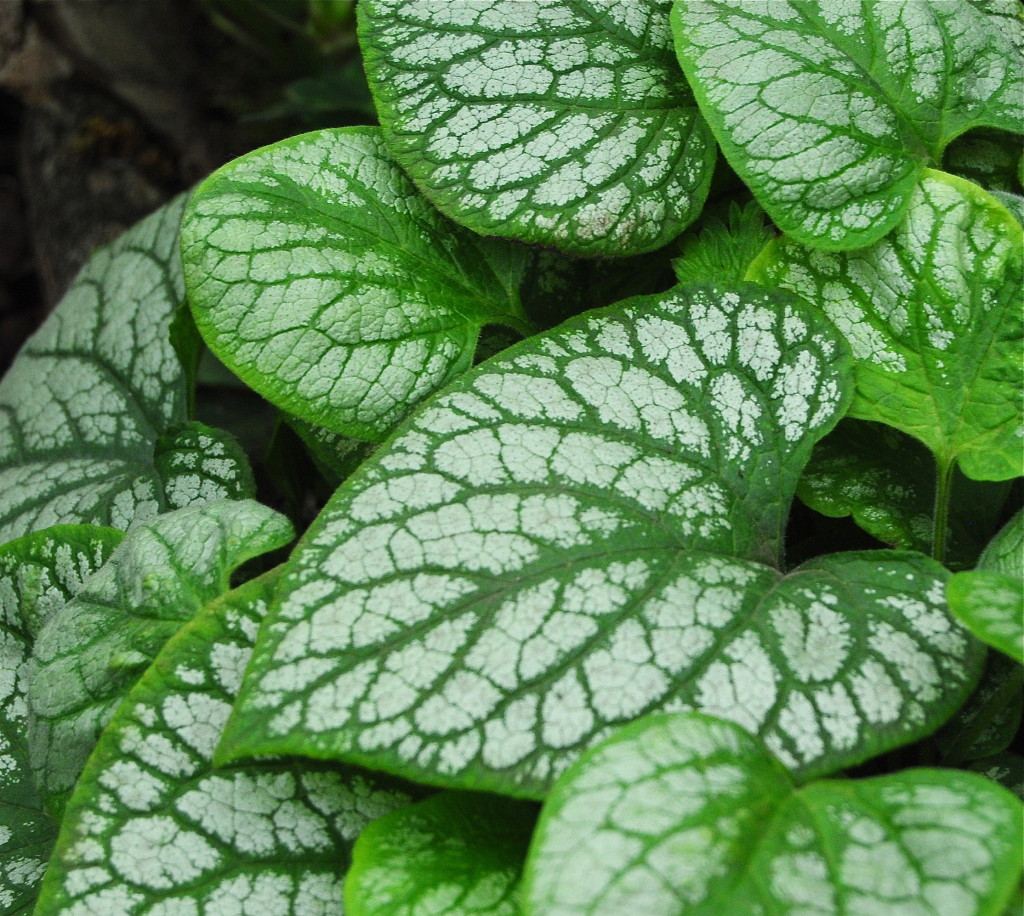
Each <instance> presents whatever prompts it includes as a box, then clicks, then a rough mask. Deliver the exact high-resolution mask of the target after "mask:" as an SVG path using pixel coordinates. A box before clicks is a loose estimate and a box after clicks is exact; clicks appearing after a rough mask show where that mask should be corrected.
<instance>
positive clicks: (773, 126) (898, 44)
mask: <svg viewBox="0 0 1024 916" xmlns="http://www.w3.org/2000/svg"><path fill="white" fill-rule="evenodd" d="M990 6H992V7H993V8H996V9H1001V10H1002V11H1003V12H1007V13H1008V15H1007V16H1006V17H1005V18H1000V17H997V16H995V15H993V14H990V13H988V12H984V11H982V10H981V9H976V8H975V7H974V6H972V5H971V4H970V3H969V2H967V0H948V2H943V3H919V2H914V3H875V2H867V0H861V2H853V0H850V2H845V3H836V2H834V0H801V2H794V0H746V2H743V3H736V2H733V0H680V2H677V3H676V4H675V5H674V7H673V10H672V28H673V32H674V35H675V42H676V50H677V51H678V54H679V60H680V63H681V64H682V67H683V70H684V72H685V73H686V76H687V78H688V79H689V81H690V85H691V86H692V87H693V91H694V94H695V95H696V97H697V101H698V102H699V103H700V108H701V111H702V112H703V114H704V117H705V118H707V120H708V123H709V124H710V125H711V129H712V130H713V131H714V133H715V137H716V138H717V139H718V142H719V143H720V144H721V146H722V152H723V153H724V154H725V156H726V158H727V159H728V160H729V163H730V164H731V165H732V167H733V168H734V169H735V170H736V171H737V172H738V173H739V175H740V176H741V177H742V178H743V180H744V181H745V182H746V184H747V185H748V186H749V187H750V189H751V190H752V191H753V192H754V194H755V195H756V196H757V199H758V200H759V201H760V203H761V205H762V206H763V207H764V208H765V210H767V211H768V214H769V215H770V216H771V218H772V219H773V220H774V221H775V223H776V224H777V225H778V226H779V227H780V228H781V229H782V230H783V231H784V232H785V233H787V234H788V235H791V236H793V237H794V238H795V239H799V240H800V241H801V242H804V243H805V244H808V245H814V246H817V247H822V248H828V249H835V250H840V249H841V250H846V249H852V248H862V247H864V246H865V245H870V244H871V243H873V242H875V241H877V240H879V239H880V238H882V237H883V236H884V235H886V234H887V233H888V232H889V231H890V230H892V229H893V228H894V227H895V226H896V225H897V224H898V223H900V222H901V221H902V220H903V217H904V213H905V211H906V209H907V207H908V205H909V203H910V198H911V196H912V195H913V193H914V188H915V187H916V185H917V182H918V178H919V176H920V175H921V172H922V168H923V167H924V166H925V165H927V164H929V163H931V164H933V165H938V163H939V162H940V161H941V156H942V152H943V149H944V147H945V146H946V144H947V143H948V142H949V141H950V140H952V139H953V138H954V137H956V136H958V135H960V134H961V133H963V132H964V131H965V130H967V129H968V128H971V127H980V126H988V127H996V128H1001V129H1003V130H1007V131H1014V132H1017V133H1020V132H1022V131H1024V98H1022V95H1021V92H1020V86H1021V84H1022V83H1024V61H1022V57H1021V53H1020V50H1019V49H1018V48H1017V47H1015V45H1014V40H1013V38H1014V35H1011V34H1010V33H1011V32H1013V33H1014V34H1019V33H1021V31H1022V30H1024V20H1022V19H1021V17H1020V14H1019V8H1017V4H1016V3H1014V2H1013V0H996V2H994V3H992V4H990Z"/></svg>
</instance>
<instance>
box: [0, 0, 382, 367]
mask: <svg viewBox="0 0 1024 916" xmlns="http://www.w3.org/2000/svg"><path fill="white" fill-rule="evenodd" d="M353 14H354V0H0V375H2V374H3V373H4V371H6V369H7V367H8V366H9V365H10V362H11V360H12V359H13V357H14V355H15V354H16V352H17V350H18V349H19V347H20V346H21V345H22V343H23V342H24V341H25V339H26V338H27V337H28V336H29V334H31V333H32V331H33V330H35V328H37V327H38V326H39V325H40V324H41V323H42V321H43V320H44V319H45V318H46V316H47V315H48V314H49V312H50V310H51V309H52V308H53V306H54V305H55V304H56V303H57V302H58V301H59V300H60V298H61V296H62V295H63V294H64V292H65V291H66V290H67V288H68V286H69V284H70V283H71V281H72V280H73V279H74V277H75V275H76V274H77V272H78V270H79V269H80V268H81V266H82V264H83V263H84V262H85V260H86V259H87V258H88V256H89V254H90V253H91V252H92V251H93V250H94V249H95V248H96V247H97V246H99V245H102V244H105V243H107V242H110V241H112V240H113V239H114V238H116V237H117V236H118V235H120V234H121V233H122V232H123V231H124V230H125V229H127V228H128V227H129V226H131V225H132V224H133V223H135V222H136V221H138V220H139V219H141V218H142V217H144V216H146V215H147V214H148V213H150V212H152V211H153V210H154V209H156V208H157V207H158V206H160V205H161V204H162V203H164V202H165V201H166V200H168V199H169V198H170V197H172V196H173V195H174V194H176V193H178V192H179V191H182V190H185V189H187V188H189V187H191V186H193V185H194V184H195V183H196V182H197V181H199V180H200V179H201V178H203V177H204V176H205V175H207V174H209V173H210V172H211V171H213V170H214V169H215V168H216V167H218V166H219V165H221V164H222V163H224V162H226V161H228V160H229V159H231V158H234V157H235V156H238V155H241V154H242V153H244V152H247V151H248V150H251V149H254V148H256V147H257V146H261V145H263V144H265V143H269V142H273V141H274V140H277V139H280V138H283V137H286V136H290V135H292V134H295V133H299V132H301V131H303V130H309V129H312V128H315V127H325V126H335V125H336V126H342V125H345V124H352V123H367V122H369V121H370V120H371V119H372V107H371V106H370V105H369V99H368V95H367V93H366V90H365V84H364V83H363V81H362V74H361V68H360V64H359V59H358V53H357V50H356V47H355V42H354V35H353V21H354V20H353Z"/></svg>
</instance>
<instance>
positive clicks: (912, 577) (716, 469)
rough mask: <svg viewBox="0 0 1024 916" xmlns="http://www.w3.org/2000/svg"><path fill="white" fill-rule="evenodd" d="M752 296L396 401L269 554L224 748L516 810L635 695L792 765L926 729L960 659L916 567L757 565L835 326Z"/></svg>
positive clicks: (646, 316) (828, 375) (606, 329)
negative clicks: (728, 727) (357, 772)
mask: <svg viewBox="0 0 1024 916" xmlns="http://www.w3.org/2000/svg"><path fill="white" fill-rule="evenodd" d="M779 295H780V294H778V293H776V292H774V291H770V290H764V289H761V288H757V287H753V286H750V285H738V286H736V287H732V288H730V287H724V288H721V289H719V288H715V287H704V288H694V287H689V288H679V289H677V290H674V291H670V292H669V293H666V294H664V295H662V296H660V297H644V298H640V299H636V300H630V301H629V302H627V303H622V304H620V305H618V306H616V307H613V308H610V309H606V310H603V311H600V312H591V313H589V314H588V315H587V316H582V317H581V318H579V319H575V320H572V321H569V322H567V323H565V324H563V325H561V326H560V327H559V328H558V329H556V330H554V331H552V332H549V333H547V334H545V335H541V336H539V337H534V338H531V339H530V340H528V341H524V342H523V343H522V344H519V345H517V346H515V347H512V348H510V349H509V350H507V351H505V352H504V353H502V354H499V355H498V356H496V357H494V358H492V359H491V360H489V361H488V362H487V363H486V364H485V365H483V366H481V367H480V368H479V369H478V370H476V371H474V372H473V373H472V374H471V375H469V376H467V377H466V378H465V379H463V380H460V381H459V382H457V383H456V384H455V385H453V386H452V387H451V388H450V389H448V391H447V392H446V393H445V394H443V395H441V396H439V397H438V398H437V399H435V400H433V401H432V402H431V403H430V405H428V406H426V407H425V408H424V409H423V410H422V411H421V412H419V413H417V414H416V415H415V417H413V418H411V419H410V421H409V422H408V423H407V424H406V425H405V426H403V427H402V429H401V431H400V432H399V433H396V435H395V437H394V438H393V439H392V440H391V441H390V442H389V443H388V444H387V445H386V446H384V447H382V448H381V449H380V450H378V452H377V453H376V454H375V455H374V457H373V458H371V459H370V460H369V461H368V462H367V463H365V464H364V465H363V466H362V467H361V468H360V469H359V470H358V471H357V472H356V474H354V475H353V476H352V477H351V478H349V480H348V481H347V482H346V484H345V485H344V486H343V487H342V488H341V489H340V490H339V491H338V493H337V494H336V495H335V497H334V498H333V499H332V501H331V502H330V503H329V504H328V506H327V508H326V509H325V511H324V512H323V513H322V515H321V516H320V518H319V519H318V521H317V522H316V523H314V525H313V527H312V528H311V529H310V531H309V532H308V533H307V535H306V537H305V539H304V541H303V542H302V544H301V545H300V547H299V548H298V549H297V551H296V552H295V554H294V555H293V560H292V562H291V564H290V566H289V570H288V574H287V576H286V578H285V580H284V582H283V584H282V589H281V592H280V594H279V596H278V600H277V603H276V605H275V608H274V610H273V612H272V616H271V618H270V619H269V620H268V624H267V627H266V628H265V630H264V632H263V634H262V635H261V639H260V644H259V645H258V646H257V650H256V653H255V655H254V660H253V665H252V668H251V670H250V673H249V675H248V677H247V683H246V685H245V686H244V687H243V691H242V693H241V695H240V701H239V704H238V708H237V709H236V713H235V715H234V716H233V717H232V720H231V721H230V722H229V725H228V728H227V730H226V732H225V742H224V746H223V751H222V752H223V754H224V759H225V760H227V759H234V758H236V757H239V756H244V755H246V754H262V753H298V754H308V755H313V756H317V757H325V756H330V757H338V758H339V759H346V760H351V761H352V762H356V763H361V764H364V765H367V766H371V767H374V768H379V769H384V770H386V771H390V772H395V773H398V774H400V775H403V776H406V777H409V778H414V779H419V780H423V781H427V782H432V783H438V784H442V785H449V786H453V787H459V788H469V789H487V790H492V791H497V792H502V793H506V794H511V795H522V796H528V797H539V796H542V795H543V794H544V792H545V791H546V789H547V788H548V787H549V786H550V784H551V782H552V781H553V779H554V778H555V777H556V776H557V775H558V773H559V772H560V771H561V770H562V769H564V767H565V766H566V765H568V762H569V761H571V759H573V757H574V756H576V755H577V754H578V753H579V752H580V751H581V750H582V749H583V748H585V747H587V746H588V745H590V744H592V743H593V742H594V741H596V740H599V739H600V737H601V736H603V735H604V734H606V733H607V732H608V731H609V730H610V729H611V728H614V727H616V726H618V725H621V724H623V723H625V722H628V721H631V720H632V719H633V718H635V717H636V716H638V715H640V714H642V713H644V712H646V711H648V710H651V709H660V708H664V707H669V708H692V707H697V708H700V709H704V710H707V711H712V712H715V713H719V714H722V715H724V716H727V717H730V718H733V719H734V720H736V721H740V722H742V723H743V724H744V725H746V726H747V727H749V728H751V729H752V730H760V731H762V732H763V733H764V734H766V735H767V736H768V740H769V742H770V743H771V745H772V747H773V749H775V750H776V751H777V752H778V753H779V754H781V755H783V756H784V758H785V759H786V761H787V763H790V764H792V765H793V766H794V767H795V768H799V769H801V770H804V771H808V772H810V771H822V770H828V769H830V768H836V767H838V766H841V765H843V764H844V763H848V762H851V761H853V760H855V759H856V760H860V759H864V758H865V757H867V756H871V754H873V753H878V752H880V750H881V749H882V748H884V747H892V746H895V745H897V744H900V743H902V742H904V741H906V740H910V738H911V736H912V735H913V734H923V733H925V732H927V731H928V730H930V729H932V728H934V727H935V725H937V724H938V722H939V721H940V720H941V719H943V718H946V717H948V716H949V715H950V714H951V713H952V712H953V710H954V709H955V707H956V706H957V705H959V703H960V702H962V700H963V699H964V698H965V697H966V695H967V693H969V692H970V689H971V687H972V686H973V682H974V681H975V680H976V679H977V676H978V673H979V670H980V662H981V658H980V656H981V654H982V651H983V650H982V649H981V647H980V646H979V645H977V644H976V643H974V642H973V640H971V639H970V638H969V637H968V636H967V634H965V633H964V632H963V631H962V630H960V629H959V628H958V627H957V626H956V625H955V624H954V623H953V621H952V620H951V619H950V618H949V617H948V615H947V613H946V611H945V607H944V591H943V589H944V583H945V579H946V577H947V574H946V573H945V571H944V570H943V569H942V568H941V567H940V566H939V565H938V564H936V563H933V562H932V561H930V560H928V559H927V558H925V557H922V556H919V555H915V554H896V553H888V552H880V553H867V554H849V555H844V556H840V557H833V558H827V559H825V560H821V561H818V562H816V563H812V564H808V565H807V566H805V567H803V568H801V569H800V570H797V571H795V572H794V573H792V574H791V575H789V576H787V577H783V576H782V575H781V574H780V573H779V572H778V570H777V569H775V568H774V567H773V566H772V565H768V564H774V563H777V562H778V561H779V551H780V546H781V542H782V533H783V526H784V522H785V519H786V516H787V512H788V507H789V504H790V501H791V499H792V494H793V490H794V489H795V486H796V480H797V477H798V475H799V472H800V470H801V468H802V467H803V465H804V463H805V462H806V460H807V455H808V453H809V451H810V448H811V447H812V445H813V443H814V441H815V440H816V439H817V438H819V437H820V436H821V435H823V434H824V432H826V431H827V430H828V429H829V428H831V427H832V426H833V425H834V424H835V422H836V419H837V417H838V415H839V414H841V412H842V410H843V407H844V405H845V395H844V394H843V388H844V379H845V375H846V371H847V365H848V364H847V362H846V357H845V355H844V354H843V350H842V346H841V337H840V335H838V333H837V332H836V331H835V329H834V328H833V327H832V326H831V325H830V324H829V323H827V322H824V321H822V320H821V318H820V317H819V316H818V315H816V313H814V312H813V311H812V310H810V309H808V308H805V307H803V305H802V303H801V302H800V301H799V300H798V299H797V298H795V297H793V298H790V297H788V296H787V295H785V294H782V296H781V298H779ZM897 659H899V660H900V661H897Z"/></svg>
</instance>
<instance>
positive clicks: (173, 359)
mask: <svg viewBox="0 0 1024 916" xmlns="http://www.w3.org/2000/svg"><path fill="white" fill-rule="evenodd" d="M184 205H185V199H184V197H178V198H176V199H175V200H173V201H171V202H170V203H169V204H167V205H166V206H164V207H162V208H161V209H160V210H158V211H156V213H154V214H153V215H152V216H150V217H148V218H147V219H145V220H143V221H142V222H141V223H139V224H138V225H136V226H135V227H133V228H132V229H130V230H129V231H128V232H126V233H125V234H124V235H123V236H121V237H120V238H119V239H117V240H116V241H115V242H113V243H111V244H110V245H107V246H106V247H104V248H101V249H99V250H98V251H97V252H96V253H95V254H93V256H92V257H91V258H90V259H89V261H88V263H87V264H86V265H85V267H84V268H83V269H82V271H81V273H80V274H79V275H78V277H77V278H76V279H75V281H74V283H73V284H72V286H71V288H70V289H69V290H68V292H67V293H66V295H65V296H64V298H63V299H62V300H61V301H60V303H59V304H58V305H57V307H56V309H55V310H54V312H53V314H52V315H51V316H50V318H49V319H48V320H47V321H46V323H45V324H44V325H43V327H42V328H41V329H40V330H39V331H37V332H36V334H35V335H33V337H31V338H30V339H29V341H28V342H27V343H26V344H25V346H24V347H23V348H22V350H21V352H20V353H19V355H18V357H17V359H16V360H15V361H14V363H13V365H12V366H11V368H10V369H9V370H8V372H7V373H6V375H5V376H4V378H3V380H2V381H0V543H2V542H4V541H9V540H12V539H14V538H16V537H20V536H21V535H23V534H28V533H30V532H32V531H37V530H39V529H41V528H47V527H49V526H51V525H59V524H79V523H88V524H96V525H111V526H113V527H115V528H122V529H124V528H127V527H128V526H129V525H131V524H132V523H133V522H138V521H146V520H148V519H151V518H153V517H154V516H156V515H157V514H158V513H159V512H161V511H164V510H165V508H166V499H165V496H164V492H163V485H162V481H161V478H160V475H159V473H158V471H157V470H156V468H155V467H154V464H153V448H154V446H155V444H156V441H157V439H158V438H159V437H160V436H161V435H162V434H163V433H164V432H166V431H167V430H168V429H169V428H170V427H171V426H173V425H174V424H177V423H180V422H182V421H184V420H185V419H186V394H185V381H184V373H183V371H182V368H181V364H180V362H179V360H178V357H177V356H176V354H175V352H174V349H173V347H172V346H171V343H170V340H169V336H168V328H169V326H170V323H171V320H172V318H173V316H174V312H175V309H176V308H177V307H178V304H179V303H180V302H181V298H182V295H183V293H184V287H183V284H182V277H181V262H180V258H179V256H178V223H179V222H180V219H181V213H182V208H183V207H184Z"/></svg>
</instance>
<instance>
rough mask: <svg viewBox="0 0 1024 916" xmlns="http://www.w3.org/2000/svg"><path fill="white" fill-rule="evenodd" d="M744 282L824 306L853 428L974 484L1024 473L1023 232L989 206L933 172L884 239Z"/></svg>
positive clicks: (773, 262) (793, 247)
mask: <svg viewBox="0 0 1024 916" xmlns="http://www.w3.org/2000/svg"><path fill="white" fill-rule="evenodd" d="M913 5H914V6H917V5H919V4H913ZM748 276H749V278H750V279H752V280H755V281H756V282H761V283H764V284H766V285H778V286H781V287H783V288H785V289H791V290H794V291H795V292H798V293H800V294H801V295H802V296H804V297H806V298H807V299H808V300H810V301H812V302H817V303H820V307H821V308H823V309H824V311H825V312H826V314H827V315H828V316H829V318H831V319H832V321H834V322H835V324H836V326H837V327H838V328H839V329H840V330H841V331H842V332H843V333H844V334H845V335H846V337H847V339H848V340H849V342H850V345H851V347H852V348H853V353H854V356H855V357H856V360H857V368H856V380H857V393H856V397H855V398H854V402H853V406H852V407H851V410H850V415H851V416H854V417H859V418H861V419H865V420H877V421H879V422H882V423H885V424H887V425H889V426H893V427H895V428H896V429H899V430H902V431H903V432H906V433H908V434H910V435H912V436H914V437H915V438H917V439H919V440H920V441H922V442H923V443H924V444H925V445H927V446H928V448H929V449H931V451H932V452H933V454H934V455H935V456H936V458H937V459H938V460H939V462H940V466H945V467H948V466H950V465H952V463H953V462H954V461H958V462H959V464H960V467H961V469H962V470H963V472H964V473H965V474H966V475H967V476H968V477H971V478H973V479H975V480H1007V479H1009V478H1011V477H1015V476H1018V475H1020V474H1021V473H1024V451H1022V449H1021V440H1022V437H1024V410H1022V404H1021V390H1022V389H1024V312H1022V310H1021V308H1020V303H1021V301H1022V300H1024V285H1022V278H1024V229H1022V228H1021V226H1020V224H1019V223H1017V222H1016V220H1014V218H1013V217H1012V216H1011V215H1010V213H1009V212H1008V211H1007V210H1006V209H1005V208H1004V207H1002V206H1001V205H1000V204H999V203H997V202H996V201H995V199H994V198H993V197H991V195H989V194H987V193H986V192H984V191H982V190H981V189H980V188H978V187H977V186H975V185H973V184H971V183H970V182H968V181H964V180H963V179H960V178H955V177H954V176H952V175H946V174H944V173H942V172H935V171H928V172H926V173H925V175H924V177H923V179H922V181H921V182H920V184H919V185H918V186H917V187H916V189H915V190H914V192H913V194H912V195H911V202H910V207H909V209H908V210H907V213H906V219H905V220H904V221H903V222H902V223H901V224H900V225H899V227H898V228H897V229H896V230H895V231H894V232H893V233H892V234H891V235H889V236H888V237H887V238H885V239H883V240H882V241H880V242H877V243H876V244H874V245H872V246H870V247H868V248H864V249H861V250H859V251H852V252H845V253H832V252H823V251H818V250H815V249H811V248H806V247H805V246H803V245H801V244H799V243H798V242H794V241H792V240H788V239H777V240H776V241H774V242H772V243H771V244H770V245H768V247H767V248H766V249H765V251H764V252H763V253H762V255H761V256H760V257H759V258H758V260H757V261H755V262H754V265H753V266H752V267H751V270H750V274H749V275H748Z"/></svg>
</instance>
